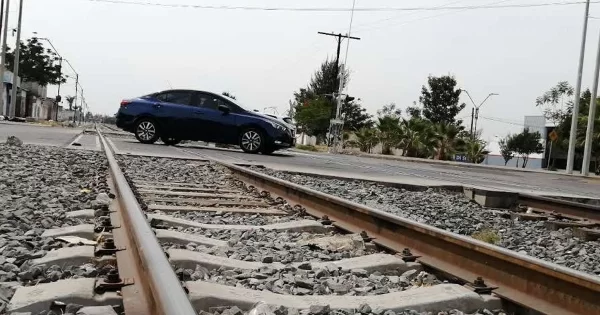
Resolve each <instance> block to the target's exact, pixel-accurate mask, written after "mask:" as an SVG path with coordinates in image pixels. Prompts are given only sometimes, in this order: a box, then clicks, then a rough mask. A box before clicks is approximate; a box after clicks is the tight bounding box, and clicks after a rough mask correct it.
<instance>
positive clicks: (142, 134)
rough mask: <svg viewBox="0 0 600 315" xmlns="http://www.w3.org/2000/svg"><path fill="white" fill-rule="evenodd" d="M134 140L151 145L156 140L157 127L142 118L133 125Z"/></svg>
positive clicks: (151, 121)
mask: <svg viewBox="0 0 600 315" xmlns="http://www.w3.org/2000/svg"><path fill="white" fill-rule="evenodd" d="M135 137H136V139H137V140H138V141H139V142H141V143H145V144H152V143H154V142H156V140H158V138H159V136H158V127H157V125H156V123H155V122H154V121H153V120H151V119H148V118H142V119H140V120H139V121H138V122H137V123H136V124H135Z"/></svg>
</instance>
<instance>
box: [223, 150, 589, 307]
mask: <svg viewBox="0 0 600 315" xmlns="http://www.w3.org/2000/svg"><path fill="white" fill-rule="evenodd" d="M217 162H218V163H219V164H221V165H223V166H226V167H227V168H229V169H230V170H231V171H232V173H233V175H234V176H235V177H236V178H238V179H239V180H241V181H243V182H245V183H247V184H249V185H253V186H255V187H257V188H259V189H263V190H267V191H269V192H270V193H271V194H272V195H274V196H279V197H282V198H284V199H286V200H287V201H288V202H290V203H292V204H293V203H297V204H300V205H302V206H303V207H305V208H306V210H307V212H308V213H309V214H311V215H314V216H318V217H320V216H322V215H327V216H329V218H330V219H331V220H333V221H334V222H335V223H334V224H335V225H336V226H337V227H339V228H341V229H344V230H347V231H351V232H360V231H366V232H367V233H368V234H369V236H371V237H374V238H375V240H374V241H375V242H376V243H378V244H379V245H381V246H383V247H386V248H389V249H391V250H394V251H397V252H400V251H402V250H403V249H404V248H410V249H411V251H412V252H413V254H415V255H418V256H421V257H420V258H419V261H420V262H421V263H423V264H424V265H427V266H429V267H431V268H433V269H435V270H439V271H441V272H444V273H446V274H449V275H452V276H454V277H456V278H458V279H461V280H463V281H465V282H472V281H473V280H474V279H476V277H483V278H484V279H485V281H486V282H487V283H488V284H489V285H491V286H497V287H498V289H496V290H494V293H495V294H496V295H498V296H500V297H501V298H503V299H504V300H505V301H509V302H512V303H513V304H515V305H519V306H521V307H523V308H526V309H529V310H535V311H537V312H540V313H543V314H561V315H570V314H586V315H588V314H600V298H599V297H600V279H599V278H597V277H593V276H591V275H588V274H585V273H582V272H579V271H576V270H572V269H568V268H565V267H562V266H559V265H556V264H553V263H548V262H545V261H542V260H540V259H536V258H532V257H529V256H526V255H520V254H518V253H515V252H512V251H509V250H506V249H504V248H500V247H497V246H493V245H490V244H487V243H484V242H481V241H478V240H475V239H473V238H470V237H465V236H461V235H457V234H453V233H450V232H447V231H444V230H441V229H438V228H435V227H431V226H428V225H425V224H421V223H418V222H415V221H411V220H408V219H404V218H400V217H398V216H394V215H391V214H389V213H386V212H383V211H380V210H377V209H373V208H370V207H367V206H364V205H360V204H357V203H354V202H350V201H347V200H344V199H341V198H338V197H335V196H331V195H327V194H324V193H321V192H318V191H316V190H313V189H309V188H306V187H303V186H299V185H296V184H293V183H290V182H287V181H284V180H280V179H277V178H274V177H271V176H268V175H265V174H262V173H258V172H255V171H252V170H249V169H247V168H243V167H240V166H236V165H232V164H229V163H224V162H222V161H217Z"/></svg>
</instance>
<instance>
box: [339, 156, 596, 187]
mask: <svg viewBox="0 0 600 315" xmlns="http://www.w3.org/2000/svg"><path fill="white" fill-rule="evenodd" d="M342 154H345V155H350V156H358V157H367V158H373V159H379V160H391V161H400V162H413V163H425V164H437V165H449V166H458V167H465V168H479V169H492V170H502V171H508V172H517V173H518V172H525V173H537V174H547V175H559V176H567V177H579V178H582V179H590V180H595V181H600V176H595V175H592V176H583V175H581V174H564V173H560V172H558V171H557V172H553V171H547V170H534V169H526V168H509V167H504V166H496V165H481V164H472V163H460V162H454V161H440V160H431V159H421V158H412V157H404V156H397V155H389V156H388V155H380V154H368V153H356V154H355V153H353V154H346V153H342Z"/></svg>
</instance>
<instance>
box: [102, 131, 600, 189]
mask: <svg viewBox="0 0 600 315" xmlns="http://www.w3.org/2000/svg"><path fill="white" fill-rule="evenodd" d="M111 141H112V143H113V144H114V146H115V147H116V148H117V149H118V150H119V151H120V152H119V153H123V154H124V153H129V154H148V155H155V156H162V155H169V156H174V157H180V158H198V157H210V158H216V159H221V160H225V161H228V162H231V163H238V164H253V165H263V166H265V167H270V168H273V169H278V170H285V171H296V172H307V173H314V174H321V175H334V176H342V177H352V178H363V179H374V180H386V181H396V182H407V183H416V184H426V185H449V184H450V185H451V184H460V185H468V186H475V187H483V188H491V189H499V190H509V191H516V192H523V193H535V194H540V195H561V196H581V197H591V198H600V180H598V179H586V178H582V177H575V176H566V175H560V174H545V173H531V172H514V171H504V170H498V169H482V168H466V167H459V166H451V165H436V164H428V163H415V162H403V161H390V160H380V159H373V158H368V157H357V156H350V155H330V154H321V153H314V154H313V153H308V152H307V153H299V152H292V151H282V152H280V153H278V154H275V155H262V154H246V153H243V152H241V151H238V150H229V149H219V148H207V147H204V146H199V145H183V146H178V147H169V146H164V145H159V144H155V145H144V144H141V143H138V142H137V141H136V140H135V139H133V138H131V139H124V138H112V139H111ZM144 152H145V153H144Z"/></svg>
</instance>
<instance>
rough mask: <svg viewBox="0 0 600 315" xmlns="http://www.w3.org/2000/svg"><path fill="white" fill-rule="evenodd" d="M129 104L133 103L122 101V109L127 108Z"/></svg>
mask: <svg viewBox="0 0 600 315" xmlns="http://www.w3.org/2000/svg"><path fill="white" fill-rule="evenodd" d="M129 104H131V101H128V100H122V101H121V107H124V106H127V105H129Z"/></svg>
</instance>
